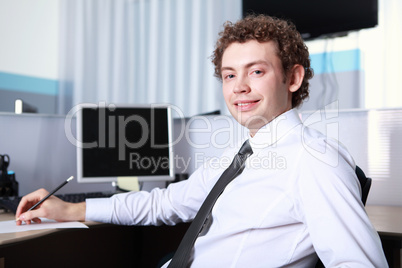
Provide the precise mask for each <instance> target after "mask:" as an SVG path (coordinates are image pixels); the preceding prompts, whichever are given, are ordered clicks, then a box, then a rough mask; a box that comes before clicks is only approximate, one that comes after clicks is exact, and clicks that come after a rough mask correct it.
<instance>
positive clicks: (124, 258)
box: [0, 210, 188, 268]
mask: <svg viewBox="0 0 402 268" xmlns="http://www.w3.org/2000/svg"><path fill="white" fill-rule="evenodd" d="M0 211H1V210H0ZM14 218H15V217H14V215H12V214H10V213H1V212H0V220H3V221H4V220H13V219H14ZM85 224H87V225H88V226H89V228H88V229H48V230H35V231H28V232H20V233H9V234H0V268H3V267H6V268H13V267H152V268H156V266H157V264H158V263H160V262H161V261H162V260H163V259H164V257H166V256H167V255H169V253H171V252H173V251H174V250H176V248H177V247H178V245H179V243H180V240H181V238H182V236H183V235H184V233H185V231H186V230H187V227H188V225H187V224H179V225H177V226H160V227H154V226H118V225H113V224H103V223H95V222H85Z"/></svg>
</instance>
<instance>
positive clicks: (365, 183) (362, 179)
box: [356, 166, 371, 205]
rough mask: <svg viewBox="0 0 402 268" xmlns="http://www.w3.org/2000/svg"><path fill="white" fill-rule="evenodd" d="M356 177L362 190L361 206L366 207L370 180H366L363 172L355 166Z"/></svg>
mask: <svg viewBox="0 0 402 268" xmlns="http://www.w3.org/2000/svg"><path fill="white" fill-rule="evenodd" d="M356 175H357V178H358V179H359V182H360V185H361V188H362V202H363V205H366V201H367V197H368V194H369V191H370V187H371V178H367V177H366V174H364V172H363V170H362V169H361V168H360V167H358V166H356Z"/></svg>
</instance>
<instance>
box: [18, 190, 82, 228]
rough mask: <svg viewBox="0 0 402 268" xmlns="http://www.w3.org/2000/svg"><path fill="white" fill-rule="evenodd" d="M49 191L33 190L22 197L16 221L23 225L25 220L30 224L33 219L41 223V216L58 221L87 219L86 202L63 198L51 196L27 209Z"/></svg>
mask: <svg viewBox="0 0 402 268" xmlns="http://www.w3.org/2000/svg"><path fill="white" fill-rule="evenodd" d="M47 194H49V192H48V191H46V190H45V189H39V190H37V191H35V192H32V193H30V194H28V195H26V196H24V197H23V198H22V199H21V202H20V203H19V205H18V208H17V212H16V215H15V216H16V223H17V225H21V224H22V222H23V221H25V222H26V223H27V224H30V223H31V221H34V222H37V223H40V222H41V220H40V219H39V217H43V218H48V219H52V220H56V221H84V220H85V209H86V206H85V202H82V203H68V202H64V201H63V200H61V199H59V198H57V197H55V196H50V197H49V198H48V199H47V200H46V201H45V202H43V203H42V204H41V205H40V206H38V207H37V208H36V209H34V210H31V211H27V210H28V209H30V208H31V207H32V206H33V205H35V204H36V203H37V202H39V201H40V200H41V199H42V198H44V197H45V196H46V195H47Z"/></svg>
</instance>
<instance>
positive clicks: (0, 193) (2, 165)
mask: <svg viewBox="0 0 402 268" xmlns="http://www.w3.org/2000/svg"><path fill="white" fill-rule="evenodd" d="M9 164H10V157H9V156H8V155H7V154H4V155H0V197H10V196H18V182H17V181H16V179H15V173H14V172H13V171H8V170H7V169H8V166H9Z"/></svg>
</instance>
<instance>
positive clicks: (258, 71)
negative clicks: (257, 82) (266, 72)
mask: <svg viewBox="0 0 402 268" xmlns="http://www.w3.org/2000/svg"><path fill="white" fill-rule="evenodd" d="M254 73H255V74H262V71H260V70H255V71H254Z"/></svg>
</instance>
